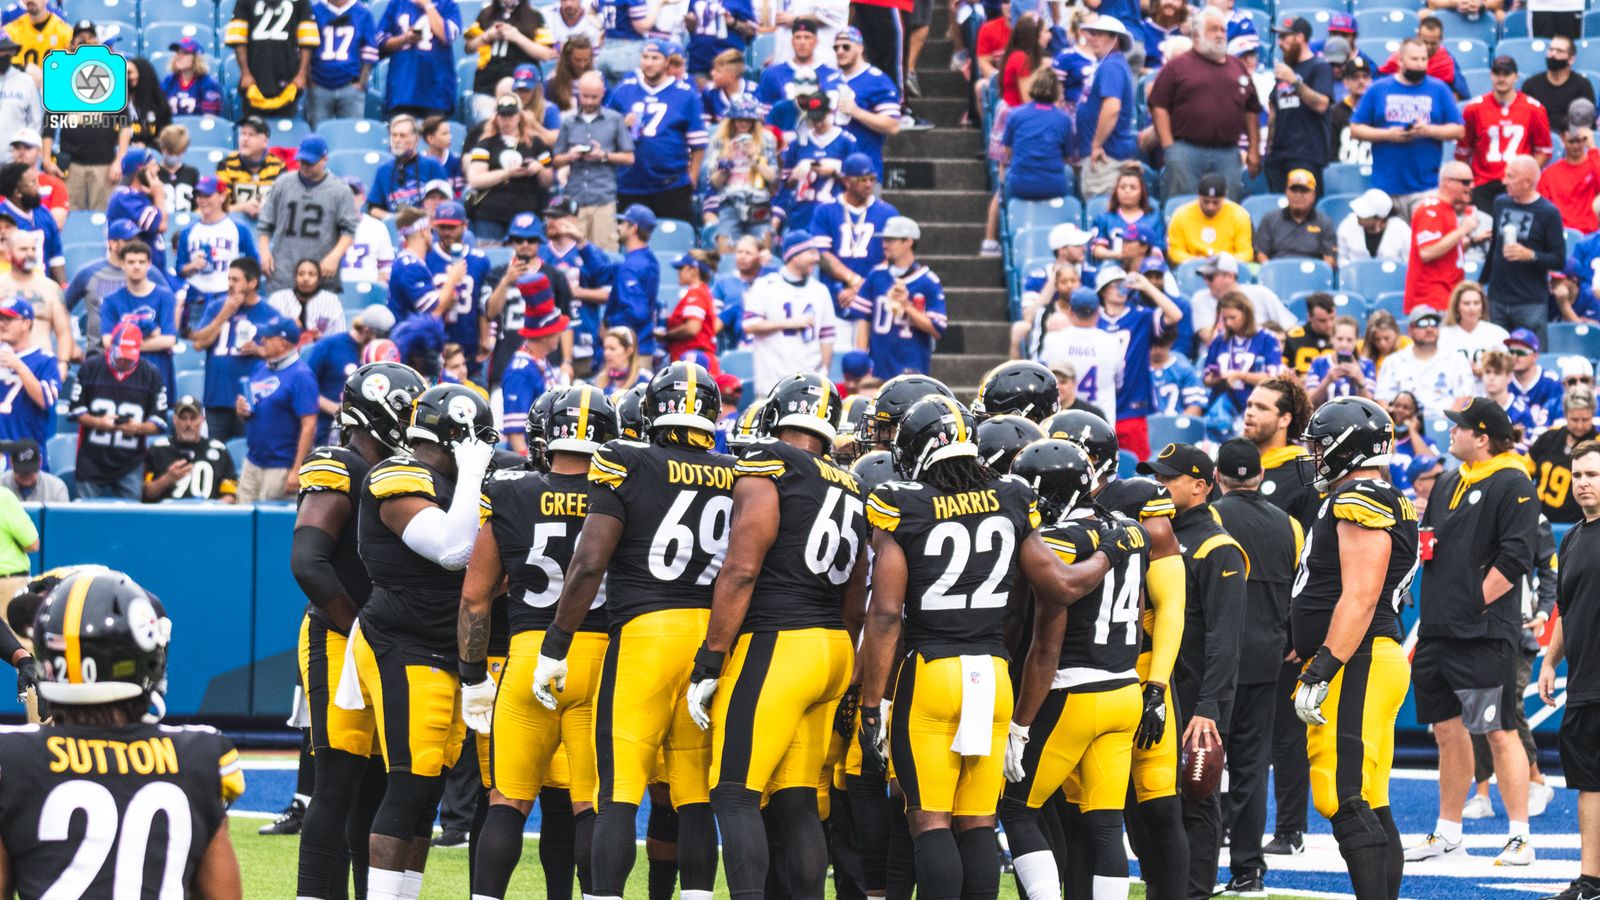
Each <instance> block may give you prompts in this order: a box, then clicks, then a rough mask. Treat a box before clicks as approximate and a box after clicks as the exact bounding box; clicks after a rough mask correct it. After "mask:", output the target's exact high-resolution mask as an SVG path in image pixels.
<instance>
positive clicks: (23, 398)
mask: <svg viewBox="0 0 1600 900" xmlns="http://www.w3.org/2000/svg"><path fill="white" fill-rule="evenodd" d="M17 358H18V359H19V360H21V361H22V364H23V365H25V366H27V367H28V371H30V372H32V373H33V377H35V378H37V379H39V387H40V388H42V389H43V391H44V402H43V403H34V402H33V398H31V397H29V396H28V392H27V391H26V390H24V389H23V387H22V378H21V376H19V375H17V373H16V372H13V371H12V370H10V369H5V368H0V441H24V440H31V441H34V442H36V443H37V444H38V445H39V457H40V460H41V461H42V462H43V463H44V465H45V467H46V468H51V466H50V457H49V456H48V455H47V454H46V452H45V448H47V447H48V446H49V445H50V439H51V438H52V437H55V434H56V400H57V399H58V398H59V397H60V396H61V369H60V368H59V367H58V366H57V365H56V358H55V357H54V356H53V355H51V354H50V353H48V352H47V351H45V350H43V349H41V348H40V347H39V346H38V345H37V344H35V345H34V346H32V347H29V348H28V349H26V350H24V351H22V352H21V353H18V354H17ZM57 462H59V463H60V464H61V467H63V468H64V467H66V466H69V465H71V460H57Z"/></svg>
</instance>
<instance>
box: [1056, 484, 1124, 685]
mask: <svg viewBox="0 0 1600 900" xmlns="http://www.w3.org/2000/svg"><path fill="white" fill-rule="evenodd" d="M1110 516H1111V517H1115V518H1117V519H1120V520H1121V521H1122V522H1123V523H1126V524H1131V523H1129V522H1128V520H1127V519H1126V518H1124V517H1122V516H1121V515H1120V514H1118V513H1111V514H1110ZM1109 522H1110V517H1107V518H1104V519H1102V518H1099V517H1096V516H1092V515H1089V516H1084V517H1082V518H1076V519H1071V520H1068V521H1066V522H1061V523H1058V524H1055V525H1047V526H1045V528H1044V529H1043V530H1042V531H1041V532H1040V533H1039V536H1040V537H1041V538H1043V539H1044V543H1045V546H1046V547H1049V548H1050V549H1051V550H1053V551H1055V554H1056V556H1058V557H1060V559H1061V561H1062V562H1064V563H1067V564H1068V565H1071V564H1072V563H1075V562H1078V561H1080V560H1083V559H1086V558H1088V557H1089V556H1090V555H1091V554H1092V553H1094V551H1095V547H1096V546H1097V540H1098V535H1097V532H1098V531H1099V528H1100V526H1102V525H1104V524H1109ZM1139 536H1140V537H1142V538H1144V540H1143V542H1142V543H1141V545H1140V546H1139V547H1138V549H1137V550H1136V551H1135V552H1134V553H1132V554H1130V555H1129V556H1128V561H1127V562H1126V563H1124V564H1123V566H1122V568H1120V569H1116V570H1113V571H1112V572H1110V573H1109V574H1107V576H1106V578H1105V580H1104V581H1101V582H1100V585H1099V587H1096V588H1095V589H1094V590H1092V591H1090V592H1089V593H1087V594H1085V595H1084V596H1083V598H1082V599H1080V600H1078V601H1077V602H1076V603H1074V604H1073V606H1072V612H1071V614H1069V615H1068V616H1067V631H1066V635H1065V636H1064V637H1063V639H1062V641H1061V659H1060V662H1059V663H1058V664H1057V666H1056V677H1055V680H1054V681H1053V682H1052V683H1051V685H1050V686H1051V688H1068V689H1071V690H1074V691H1080V692H1082V691H1109V690H1111V689H1113V688H1119V687H1122V686H1123V685H1125V684H1135V683H1137V682H1138V681H1139V675H1138V672H1137V671H1136V670H1135V666H1136V665H1137V664H1138V662H1139V649H1140V647H1141V646H1142V645H1143V644H1144V626H1143V624H1142V623H1141V622H1140V619H1139V607H1140V603H1139V601H1140V598H1141V597H1142V596H1143V591H1144V572H1145V567H1147V566H1148V565H1149V564H1150V541H1149V538H1148V537H1145V535H1144V530H1143V529H1139Z"/></svg>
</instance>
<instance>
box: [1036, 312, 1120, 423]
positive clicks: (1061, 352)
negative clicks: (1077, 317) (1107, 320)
mask: <svg viewBox="0 0 1600 900" xmlns="http://www.w3.org/2000/svg"><path fill="white" fill-rule="evenodd" d="M1040 361H1041V362H1043V363H1044V364H1045V365H1047V366H1051V367H1054V366H1056V365H1058V364H1060V363H1071V364H1072V370H1073V371H1074V372H1076V373H1078V396H1079V397H1082V398H1083V399H1085V400H1087V401H1089V402H1090V403H1093V404H1094V405H1095V406H1098V407H1099V408H1100V410H1101V412H1104V413H1105V415H1106V421H1107V422H1115V421H1116V420H1117V388H1118V387H1119V386H1121V384H1122V367H1123V357H1122V342H1121V341H1119V340H1117V336H1116V335H1114V334H1111V333H1109V332H1105V331H1101V330H1100V329H1098V328H1079V327H1077V326H1075V325H1074V326H1069V327H1067V328H1063V329H1061V330H1060V331H1052V332H1050V333H1049V334H1047V335H1045V338H1044V347H1043V350H1042V352H1041V353H1040Z"/></svg>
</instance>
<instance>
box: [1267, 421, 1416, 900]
mask: <svg viewBox="0 0 1600 900" xmlns="http://www.w3.org/2000/svg"><path fill="white" fill-rule="evenodd" d="M1305 442H1306V446H1307V447H1308V448H1309V449H1310V451H1311V460H1310V462H1311V468H1312V470H1313V473H1314V478H1315V483H1314V487H1315V488H1316V490H1318V491H1321V492H1325V493H1326V494H1327V499H1326V500H1324V501H1323V503H1322V507H1321V509H1320V510H1319V511H1318V513H1317V518H1316V520H1315V522H1314V524H1313V525H1312V526H1311V530H1310V532H1309V533H1308V534H1307V535H1306V543H1305V547H1304V549H1302V550H1301V553H1300V570H1299V572H1298V574H1297V575H1296V577H1295V583H1294V595H1293V597H1292V599H1291V600H1290V603H1289V622H1290V627H1291V629H1292V630H1293V639H1294V648H1295V652H1296V653H1297V654H1298V655H1299V656H1300V658H1301V659H1305V660H1309V662H1307V663H1306V665H1305V668H1304V669H1303V670H1302V672H1301V673H1300V680H1299V682H1298V684H1297V686H1296V689H1295V694H1294V710H1295V714H1296V715H1297V716H1299V717H1300V720H1301V721H1303V722H1305V723H1306V755H1307V757H1308V758H1309V760H1310V762H1311V799H1312V802H1313V803H1314V804H1315V805H1316V808H1317V812H1319V813H1321V814H1322V815H1324V816H1326V817H1328V820H1329V822H1330V823H1331V824H1332V825H1333V836H1334V839H1335V840H1337V841H1338V843H1339V853H1340V855H1341V856H1343V857H1344V860H1345V864H1346V866H1347V867H1348V868H1349V870H1350V884H1351V887H1352V888H1353V889H1354V892H1355V895H1356V897H1357V898H1358V900H1392V898H1394V897H1397V896H1399V894H1400V876H1401V872H1402V870H1403V869H1404V866H1405V860H1404V852H1405V851H1404V848H1403V847H1402V846H1401V844H1400V832H1399V830H1398V829H1397V828H1396V827H1395V821H1394V815H1393V813H1392V812H1391V811H1390V808H1389V771H1390V769H1391V768H1392V766H1393V764H1394V720H1395V716H1396V715H1398V714H1399V710H1400V704H1401V703H1402V702H1404V700H1405V697H1406V691H1407V690H1408V689H1409V688H1410V685H1411V664H1410V662H1409V661H1408V660H1407V659H1406V653H1405V650H1403V649H1402V648H1401V641H1402V640H1403V639H1404V632H1403V631H1402V630H1401V627H1400V607H1401V606H1402V605H1404V604H1405V602H1406V601H1407V599H1408V598H1409V597H1410V593H1411V579H1412V578H1413V577H1414V576H1415V574H1416V571H1417V566H1418V562H1417V510H1416V507H1415V506H1413V505H1412V503H1411V501H1410V500H1408V499H1407V498H1406V496H1405V495H1404V494H1402V493H1401V492H1400V491H1399V490H1398V489H1396V488H1395V487H1394V485H1391V484H1389V483H1388V481H1386V480H1384V475H1385V474H1386V472H1387V470H1388V467H1389V454H1390V452H1391V450H1392V449H1393V446H1394V423H1393V421H1392V420H1391V419H1390V418H1389V414H1388V413H1387V412H1385V411H1384V410H1383V408H1382V407H1380V406H1378V404H1376V403H1373V402H1372V401H1371V400H1367V399H1364V398H1361V397H1340V398H1339V399H1336V400H1332V401H1330V402H1328V403H1325V404H1323V405H1322V406H1321V407H1320V408H1318V409H1317V411H1316V412H1314V413H1312V414H1311V420H1310V421H1309V422H1308V423H1307V425H1306V429H1305ZM1357 692H1359V695H1358V696H1356V697H1351V696H1347V695H1348V694H1351V693H1357Z"/></svg>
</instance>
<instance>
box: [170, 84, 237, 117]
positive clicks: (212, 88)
mask: <svg viewBox="0 0 1600 900" xmlns="http://www.w3.org/2000/svg"><path fill="white" fill-rule="evenodd" d="M161 93H163V94H165V95H166V97H167V108H168V109H170V110H172V114H173V115H175V116H220V115H222V85H220V84H218V83H217V80H216V79H215V78H212V77H211V76H210V75H201V76H200V77H199V78H194V79H191V80H190V81H189V82H188V83H184V81H183V79H181V78H179V77H178V76H177V75H168V76H167V77H165V78H163V79H161Z"/></svg>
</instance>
